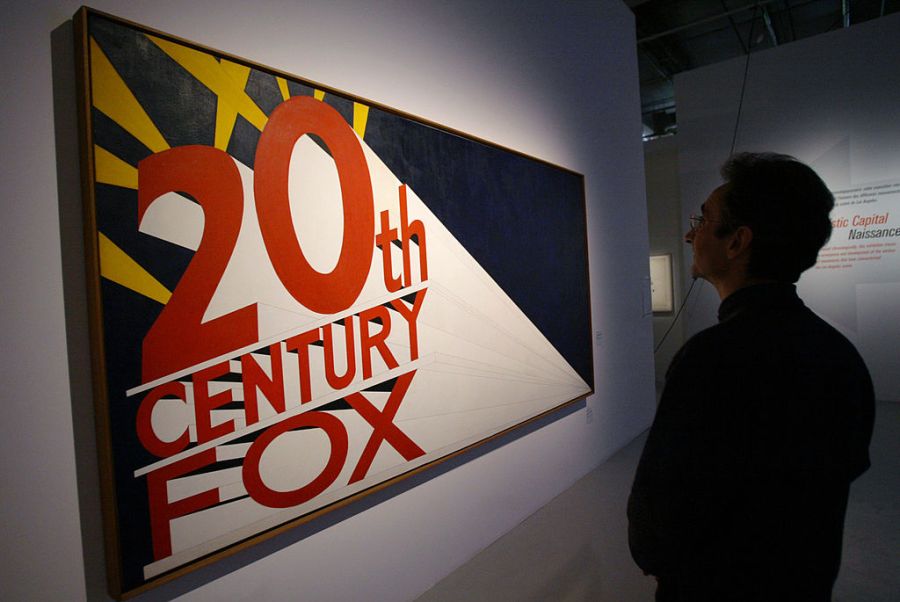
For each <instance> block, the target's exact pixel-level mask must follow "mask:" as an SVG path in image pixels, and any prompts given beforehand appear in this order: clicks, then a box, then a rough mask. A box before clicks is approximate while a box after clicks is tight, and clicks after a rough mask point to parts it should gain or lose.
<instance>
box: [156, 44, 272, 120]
mask: <svg viewBox="0 0 900 602" xmlns="http://www.w3.org/2000/svg"><path fill="white" fill-rule="evenodd" d="M147 38H148V39H149V40H150V41H151V42H153V43H154V44H156V45H157V46H159V48H160V49H161V50H162V51H163V52H165V53H166V54H167V55H169V57H171V58H172V60H174V61H175V62H176V63H178V64H179V65H181V66H182V67H184V68H185V69H186V70H187V71H188V72H189V73H190V74H191V75H193V76H194V77H195V78H197V81H199V82H200V83H202V84H203V85H204V86H206V87H207V88H209V89H210V90H212V92H214V93H215V94H216V95H218V96H219V99H220V100H224V101H225V102H228V103H229V104H231V105H232V106H233V107H234V109H235V110H236V111H237V112H238V114H239V115H241V116H242V117H243V118H244V119H246V120H247V121H249V122H250V123H251V124H253V126H254V127H255V128H257V129H258V130H260V131H262V129H263V128H264V127H265V126H266V122H267V121H268V119H269V118H268V117H267V116H266V114H265V113H263V111H262V109H260V108H259V107H258V106H257V105H256V103H255V102H253V99H252V98H250V96H249V95H248V94H247V93H246V92H245V91H244V89H243V88H242V87H241V86H239V85H236V83H235V82H234V80H233V79H232V78H231V77H229V76H228V74H227V73H226V71H225V70H224V69H223V68H222V64H221V63H219V61H217V60H216V59H215V58H214V57H213V56H211V55H209V54H206V53H205V52H200V51H199V50H193V49H191V48H186V47H184V46H182V45H180V44H176V43H174V42H169V41H167V40H163V39H161V38H157V37H155V36H150V35H148V36H147Z"/></svg>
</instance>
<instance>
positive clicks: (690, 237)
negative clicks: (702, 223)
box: [684, 228, 694, 244]
mask: <svg viewBox="0 0 900 602" xmlns="http://www.w3.org/2000/svg"><path fill="white" fill-rule="evenodd" d="M693 241H694V229H693V228H691V229H690V230H688V231H687V232H685V233H684V242H685V243H687V244H691V243H692V242H693Z"/></svg>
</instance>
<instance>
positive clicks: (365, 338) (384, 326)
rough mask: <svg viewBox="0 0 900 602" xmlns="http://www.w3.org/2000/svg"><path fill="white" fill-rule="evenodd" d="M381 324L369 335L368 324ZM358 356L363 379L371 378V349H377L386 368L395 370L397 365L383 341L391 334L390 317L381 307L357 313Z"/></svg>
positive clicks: (384, 308)
mask: <svg viewBox="0 0 900 602" xmlns="http://www.w3.org/2000/svg"><path fill="white" fill-rule="evenodd" d="M370 322H375V323H379V324H381V330H379V331H378V332H377V333H375V334H369V323H370ZM359 331H360V332H359V336H360V342H359V347H360V354H361V355H362V365H363V378H371V376H372V348H373V347H375V348H377V349H378V353H379V354H380V355H381V359H383V360H384V363H385V364H387V366H388V368H396V367H397V366H398V365H399V364H398V363H397V360H396V359H395V358H394V355H393V354H392V353H391V350H390V349H389V348H388V346H387V343H386V342H385V339H387V336H388V335H389V334H390V333H391V316H390V314H388V310H387V308H386V307H384V306H383V305H376V306H375V307H373V308H371V309H367V310H365V311H362V312H360V313H359Z"/></svg>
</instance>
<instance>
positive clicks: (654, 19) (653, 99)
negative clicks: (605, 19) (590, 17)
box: [625, 0, 900, 139]
mask: <svg viewBox="0 0 900 602" xmlns="http://www.w3.org/2000/svg"><path fill="white" fill-rule="evenodd" d="M625 3H626V4H627V5H628V6H629V7H630V8H631V10H632V12H634V15H635V25H636V30H637V46H638V48H637V50H638V69H639V72H640V81H641V113H642V119H643V122H644V138H645V139H649V138H654V137H658V136H664V135H667V134H672V133H674V132H675V131H676V129H677V120H676V107H675V93H674V86H673V77H674V75H675V74H676V73H680V72H682V71H688V70H691V69H696V68H698V67H703V66H705V65H711V64H713V63H718V62H720V61H725V60H728V59H732V58H735V57H738V56H746V55H747V54H748V53H750V52H757V51H759V50H765V49H767V48H772V47H774V46H780V45H783V44H790V43H791V42H794V41H796V40H800V39H803V38H808V37H811V36H815V35H819V34H822V33H826V32H829V31H833V30H835V29H840V28H842V27H852V26H853V25H856V24H858V23H862V22H864V21H868V20H871V19H877V18H879V17H881V16H884V15H887V14H890V13H894V12H898V11H900V0H760V1H752V0H625Z"/></svg>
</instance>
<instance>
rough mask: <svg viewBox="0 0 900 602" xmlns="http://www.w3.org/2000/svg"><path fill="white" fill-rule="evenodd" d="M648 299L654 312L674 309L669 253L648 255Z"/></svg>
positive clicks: (663, 312)
mask: <svg viewBox="0 0 900 602" xmlns="http://www.w3.org/2000/svg"><path fill="white" fill-rule="evenodd" d="M650 299H651V306H652V309H653V313H655V314H665V313H670V312H672V311H673V310H674V292H673V289H672V256H671V255H669V254H664V255H651V256H650Z"/></svg>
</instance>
